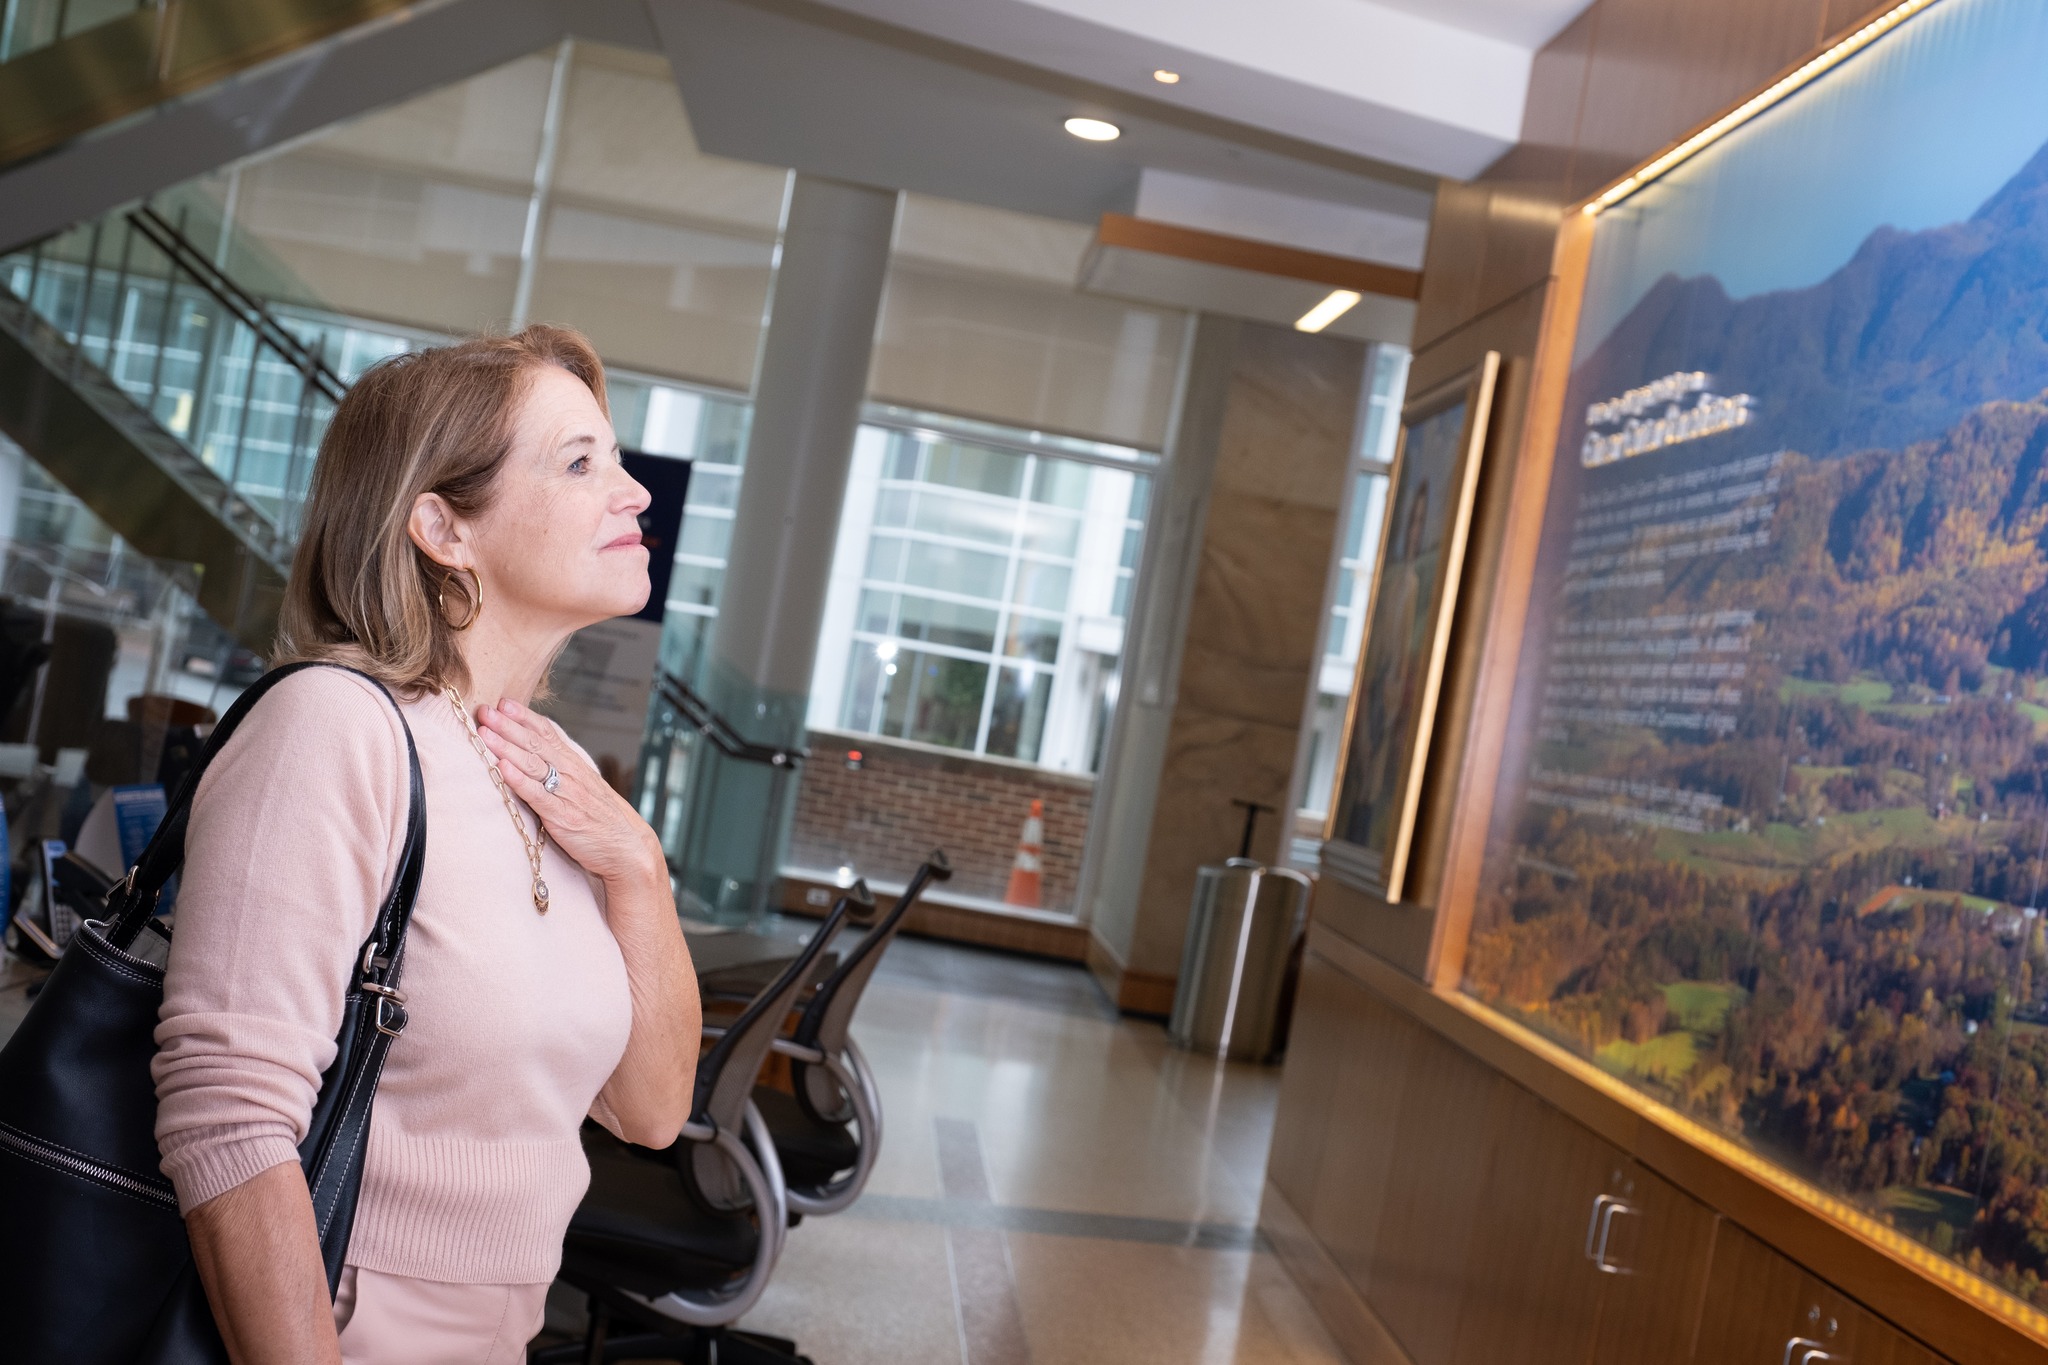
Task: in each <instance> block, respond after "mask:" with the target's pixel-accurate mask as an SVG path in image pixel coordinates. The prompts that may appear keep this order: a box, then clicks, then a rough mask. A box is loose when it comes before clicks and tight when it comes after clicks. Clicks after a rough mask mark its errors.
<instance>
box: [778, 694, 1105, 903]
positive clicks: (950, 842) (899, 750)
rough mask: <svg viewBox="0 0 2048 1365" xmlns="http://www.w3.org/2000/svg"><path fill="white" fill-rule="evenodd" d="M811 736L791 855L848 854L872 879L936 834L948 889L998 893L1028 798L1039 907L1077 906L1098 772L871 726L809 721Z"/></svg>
mask: <svg viewBox="0 0 2048 1365" xmlns="http://www.w3.org/2000/svg"><path fill="white" fill-rule="evenodd" d="M809 744H810V748H811V759H810V761H809V762H808V763H806V764H805V765H804V774H803V780H802V782H801V784H800V785H799V786H798V788H797V798H796V823H795V827H794V829H793V830H792V831H791V836H790V845H789V864H790V866H792V867H794V868H804V869H810V870H819V871H830V870H832V869H834V868H837V867H838V866H839V865H840V864H842V863H850V864H852V865H853V867H854V869H855V870H856V871H857V872H858V873H859V874H860V875H861V876H863V877H866V878H868V879H869V880H871V881H875V882H902V881H904V880H905V879H906V878H908V877H909V875H910V873H911V870H912V869H914V868H915V867H916V866H917V865H918V863H920V862H922V861H923V860H924V855H925V854H926V852H928V851H929V850H930V849H931V848H932V847H933V846H934V845H936V846H938V847H940V848H943V849H945V850H946V857H947V858H948V859H949V860H951V862H952V864H953V868H954V874H953V880H952V881H951V882H949V883H947V885H946V890H947V891H949V892H952V893H954V894H956V895H968V896H980V897H984V898H986V899H989V900H1001V899H1002V897H1003V891H1004V889H1005V888H1006V887H1007V886H1008V884H1009V880H1010V865H1011V863H1012V862H1013V861H1014V860H1015V858H1016V856H1017V836H1018V834H1019V833H1021V832H1022V830H1023V827H1024V817H1025V816H1027V815H1028V814H1030V812H1031V802H1032V801H1033V799H1034V798H1035V799H1037V800H1040V801H1043V802H1044V803H1045V858H1044V867H1045V883H1044V894H1043V898H1042V900H1041V903H1040V908H1041V909H1045V910H1055V911H1069V912H1071V911H1072V910H1073V908H1074V896H1075V891H1076V887H1077V885H1078V883H1079V880H1080V873H1081V847H1082V844H1083V843H1084V842H1085V841H1086V839H1087V836H1088V807H1089V804H1090V803H1091V802H1092V801H1093V800H1094V797H1095V782H1094V779H1092V778H1089V777H1080V776H1075V775H1072V774H1067V773H1055V772H1048V771H1046V770H1045V769H1042V768H1033V767H1029V766H1026V765H1024V764H1019V763H1006V762H1002V761H1000V760H994V759H985V758H976V757H973V756H971V755H967V754H955V753H948V752H946V751H944V750H938V749H931V748H927V747H925V746H922V745H908V744H901V743H897V742H895V741H891V740H880V739H876V738H875V737H874V736H872V735H859V736H853V735H842V734H836V733H832V732H829V731H815V730H814V731H812V732H811V734H810V738H809ZM849 749H859V750H860V751H861V753H862V754H863V755H865V761H864V765H863V766H862V767H860V768H858V769H849V768H848V767H847V766H846V753H847V750H849Z"/></svg>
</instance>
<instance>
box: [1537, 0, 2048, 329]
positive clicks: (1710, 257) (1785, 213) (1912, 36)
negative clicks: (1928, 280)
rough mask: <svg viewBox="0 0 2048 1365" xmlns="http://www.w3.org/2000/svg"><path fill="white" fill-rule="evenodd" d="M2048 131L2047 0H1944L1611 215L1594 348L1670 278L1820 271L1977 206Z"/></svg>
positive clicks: (1746, 282)
mask: <svg viewBox="0 0 2048 1365" xmlns="http://www.w3.org/2000/svg"><path fill="white" fill-rule="evenodd" d="M2044 143H2048V3H2043V0H1942V3H1940V4H1937V5H1935V6H1933V7H1932V8H1931V9H1928V10H1926V11H1923V12H1922V13H1921V14H1919V15H1917V16H1915V17H1914V18H1913V19H1911V20H1909V21H1908V22H1907V23H1905V24H1904V25H1902V26H1901V27H1900V28H1899V29H1897V30H1896V31H1894V32H1893V33H1891V34H1888V35H1887V36H1886V37H1884V38H1883V39H1881V40H1879V41H1878V42H1877V43H1876V44H1875V45H1873V46H1872V47H1870V48H1869V49H1867V50H1865V51H1864V52H1861V53H1859V54H1858V55H1857V56H1855V57H1854V58H1852V59H1850V60H1849V61H1848V62H1846V63H1844V64H1843V65H1842V66H1840V67H1838V68H1836V69H1835V70H1834V71H1831V72H1829V73H1828V74H1827V75H1825V76H1823V77H1821V78H1820V79H1819V80H1818V81H1816V82H1815V83H1814V84H1812V85H1810V86H1808V87H1807V88H1806V89H1804V90H1801V91H1799V92H1798V93H1796V94H1794V95H1793V96H1791V97H1790V98H1789V99H1787V100H1786V101H1785V102H1783V103H1782V104H1779V105H1778V106H1777V107H1776V108H1774V109H1771V110H1770V111H1768V112H1767V113H1765V114H1763V115H1762V116H1760V117H1758V118H1756V119H1754V120H1752V121H1751V122H1750V123H1748V124H1746V125H1744V126H1743V127H1742V128H1740V129H1738V130H1737V131H1736V132H1735V133H1733V134H1731V135H1730V136H1728V137H1726V138H1724V139H1722V140H1721V141H1720V142H1718V143H1716V144H1715V145H1714V146H1713V147H1711V148H1709V149H1708V150H1707V151H1705V152H1703V153H1701V154H1700V155H1699V156H1697V157H1695V158H1693V159H1692V160H1691V161H1689V162H1687V163H1686V164H1685V165H1683V166H1681V167H1679V168H1678V170H1676V171H1674V172H1672V173H1671V174H1670V175H1668V176H1666V177H1665V178H1664V179H1662V180H1660V181H1658V182H1657V183H1656V184H1654V185H1652V186H1650V187H1649V188H1648V189H1646V190H1643V191H1641V192H1640V193H1638V194H1636V195H1635V196H1634V197H1633V198H1631V199H1629V200H1627V201H1626V202H1624V203H1623V204H1622V205H1620V206H1619V207H1617V208H1614V209H1610V210H1608V211H1607V212H1606V213H1604V214H1602V215H1601V217H1600V223H1599V229H1598V235H1597V236H1596V238H1595V242H1594V251H1593V263H1592V274H1591V277H1590V278H1589V280H1588V283H1587V291H1586V299H1585V305H1584V306H1585V311H1584V314H1583V315H1582V317H1581V320H1580V327H1579V345H1578V348H1577V350H1578V357H1577V358H1583V357H1584V356H1585V355H1586V354H1587V353H1588V352H1590V351H1591V350H1592V349H1593V348H1594V347H1595V346H1597V345H1599V343H1600V341H1601V340H1602V339H1603V338H1605V337H1606V335H1607V333H1608V332H1609V331H1611V330H1612V329H1613V327H1614V325H1615V324H1616V323H1617V322H1619V321H1620V320H1621V319H1622V318H1623V317H1624V316H1626V315H1627V313H1628V311H1629V309H1630V308H1632V307H1634V306H1635V304H1636V303H1637V302H1638V301H1640V300H1641V298H1642V297H1643V295H1644V294H1645V293H1646V292H1648V290H1649V289H1650V287H1651V286H1652V285H1654V284H1655V283H1656V282H1657V280H1658V279H1659V278H1661V277H1662V276H1664V275H1665V274H1677V275H1680V276H1695V275H1714V276H1717V277H1718V278H1719V279H1720V281H1721V283H1722V285H1723V287H1725V288H1726V289H1727V290H1728V292H1729V293H1730V294H1731V295H1733V296H1734V297H1736V298H1744V297H1747V296H1749V295H1752V294H1761V293H1765V292H1768V291H1771V290H1776V289H1797V288H1802V287H1804V286H1807V285H1811V284H1816V283H1818V282H1819V281H1821V280H1823V279H1826V278H1827V277H1828V276H1829V275H1830V274H1832V273H1834V271H1836V270H1837V269H1839V268H1840V267H1841V266H1842V265H1843V264H1844V263H1845V262H1846V261H1848V260H1849V258H1850V257H1852V256H1853V255H1855V253H1856V249H1857V247H1858V246H1860V245H1861V244H1862V242H1863V241H1864V239H1865V238H1867V237H1868V236H1869V235H1870V234H1871V233H1872V232H1873V231H1875V230H1876V229H1877V228H1879V227H1883V226H1887V225H1889V226H1891V227H1895V228H1899V229H1902V230H1905V231H1916V230H1920V229H1924V228H1931V227H1938V226H1941V225H1943V224H1947V223H1954V222H1958V221H1961V220H1963V219H1966V218H1968V217H1970V215H1971V214H1973V213H1975V212H1976V211H1977V209H1978V208H1979V207H1980V206H1981V205H1982V204H1983V203H1984V201H1985V200H1987V199H1989V198H1990V197H1991V196H1992V195H1994V194H1996V193H1997V192H1998V190H1999V188H2000V187H2001V186H2002V185H2004V184H2005V183H2006V182H2007V181H2008V180H2010V179H2011V178H2012V176H2013V175H2014V173H2016V172H2017V171H2018V170H2019V169H2020V168H2021V167H2022V166H2024V165H2025V164H2026V163H2027V162H2028V160H2030V159H2031V158H2032V157H2033V155H2034V154H2035V152H2037V151H2038V150H2040V149H2041V147H2042V145H2043V144H2044Z"/></svg>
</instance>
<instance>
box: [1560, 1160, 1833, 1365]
mask: <svg viewBox="0 0 2048 1365" xmlns="http://www.w3.org/2000/svg"><path fill="white" fill-rule="evenodd" d="M1603 1197H1605V1196H1603ZM1638 1212H1641V1210H1639V1209H1637V1208H1636V1206H1635V1205H1634V1204H1631V1203H1629V1202H1628V1201H1627V1200H1626V1199H1613V1200H1610V1202H1609V1203H1608V1205H1607V1207H1606V1208H1605V1209H1603V1210H1601V1212H1600V1245H1599V1246H1598V1248H1596V1249H1595V1250H1594V1252H1593V1264H1594V1265H1595V1266H1596V1267H1598V1269H1599V1271H1600V1273H1601V1274H1603V1275H1633V1274H1635V1272H1634V1271H1633V1270H1630V1269H1629V1268H1628V1267H1627V1266H1625V1265H1616V1264H1615V1263H1614V1262H1612V1261H1610V1260H1608V1259H1607V1238H1608V1237H1609V1235H1611V1234H1612V1233H1613V1231H1614V1220H1615V1219H1617V1218H1619V1217H1621V1216H1622V1215H1623V1214H1625V1213H1638ZM1801 1365H1805V1363H1804V1362H1801Z"/></svg>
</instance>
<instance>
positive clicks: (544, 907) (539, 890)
mask: <svg viewBox="0 0 2048 1365" xmlns="http://www.w3.org/2000/svg"><path fill="white" fill-rule="evenodd" d="M533 908H534V909H535V910H538V911H539V912H540V913H541V914H543V915H545V914H546V913H547V912H548V884H547V882H546V881H545V880H544V879H543V878H540V877H535V878H534V879H533Z"/></svg>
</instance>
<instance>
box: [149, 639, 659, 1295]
mask: <svg viewBox="0 0 2048 1365" xmlns="http://www.w3.org/2000/svg"><path fill="white" fill-rule="evenodd" d="M404 711H405V717H406V720H407V721H408V722H409V723H410V725H411V727H412V733H413V739H414V742H415V743H416V744H417V745H418V748H419V756H420V770H421V774H422V776H423V777H424V779H425V786H426V802H427V808H426V819H427V860H426V869H425V875H424V877H423V879H422V881H421V883H420V893H419V900H418V902H417V904H416V906H415V908H414V912H413V920H412V929H411V932H410V934H409V935H408V937H407V941H406V951H405V961H404V970H403V975H402V978H401V980H400V982H399V985H400V987H401V988H402V989H403V990H404V992H405V995H406V1000H407V1006H406V1009H407V1013H408V1015H409V1016H410V1022H409V1023H408V1024H407V1026H406V1030H405V1033H404V1034H403V1035H402V1036H401V1037H400V1038H399V1039H398V1040H397V1041H396V1042H395V1043H394V1044H393V1045H392V1048H391V1052H390V1056H389V1059H388V1061H387V1062H386V1065H385V1069H384V1075H383V1079H382V1081H381V1083H380V1084H379V1086H378V1090H377V1101H376V1107H375V1109H374V1111H373V1115H372V1119H371V1123H370V1146H369V1158H368V1161H367V1163H366V1166H365V1169H364V1174H363V1188H362V1199H361V1203H360V1205H359V1206H358V1209H357V1214H356V1222H355V1231H354V1234H353V1235H352V1237H351V1238H350V1241H349V1250H348V1262H349V1264H351V1265H355V1266H361V1267H363V1268H365V1269H369V1270H376V1271H382V1272H384V1273H386V1274H392V1275H408V1276H413V1277H415V1278H419V1279H428V1280H440V1281H446V1282H453V1283H468V1284H535V1283H540V1282H543V1281H546V1280H550V1279H552V1278H553V1277H554V1274H555V1271H556V1268H557V1266H558V1265H559V1262H560V1258H561V1249H562V1234H563V1232H564V1230H565V1229H566V1228H567V1227H568V1223H569V1216H570V1215H571V1214H572V1213H573V1212H574V1211H575V1209H576V1204H577V1201H578V1200H579V1199H581V1198H582V1196H583V1191H584V1189H585V1187H586V1186H587V1184H588V1183H589V1178H590V1173H589V1167H588V1166H587V1165H586V1164H585V1161H584V1157H583V1150H582V1147H581V1145H580V1144H579V1143H578V1141H577V1135H576V1134H577V1128H578V1125H579V1124H580V1123H581V1122H582V1120H583V1118H584V1116H585V1115H586V1114H591V1115H594V1116H595V1117H597V1118H598V1120H599V1121H600V1122H603V1123H605V1124H606V1126H608V1127H613V1128H616V1127H617V1123H616V1120H614V1119H613V1117H612V1114H611V1109H610V1106H609V1105H607V1104H606V1103H605V1102H604V1100H603V1099H602V1098H601V1096H600V1092H601V1090H602V1089H603V1087H604V1086H605V1084H606V1083H607V1081H608V1080H609V1079H610V1077H611V1075H612V1072H613V1071H614V1070H615V1069H616V1068H617V1066H618V1064H619V1059H620V1058H621V1056H622V1055H623V1054H624V1052H625V1048H626V1039H627V1035H628V1033H629V1032H630V1030H631V1026H632V1007H631V1001H630V998H629V996H628V991H627V982H626V968H625V962H624V960H623V958H622V957H621V956H620V954H619V948H618V944H617V942H616V941H615V940H614V939H613V938H612V935H611V931H610V929H609V928H608V926H607V925H606V922H605V916H604V910H603V908H602V905H601V903H600V899H599V895H598V891H599V888H598V887H597V885H596V883H595V880H594V879H593V878H591V877H590V876H589V875H588V874H586V873H585V872H584V871H583V870H582V869H581V868H579V867H578V866H577V865H576V864H575V863H573V862H571V861H569V860H568V858H567V857H565V856H564V855H563V853H562V852H561V850H560V849H558V848H556V847H555V846H554V845H553V844H552V843H551V844H549V845H548V847H547V852H546V855H545V862H544V864H543V868H542V872H543V875H544V876H545V877H546V878H547V882H548V887H549V889H550V890H551V891H552V893H553V903H552V905H551V907H550V909H549V911H548V913H547V915H546V916H544V917H543V916H541V915H539V914H536V913H535V912H534V908H533V900H532V896H531V893H530V889H529V888H530V884H531V878H530V874H529V871H528V867H527V861H526V853H525V850H524V849H523V848H522V846H521V845H520V842H519V836H518V835H517V834H516V833H515V832H514V831H513V828H512V822H511V820H510V819H509V818H507V816H506V814H505V808H504V805H503V804H502V802H500V800H499V798H498V793H497V789H496V788H495V787H494V786H493V785H492V783H491V779H490V774H489V773H488V772H487V771H486V770H485V768H484V764H483V760H482V759H480V758H479V757H478V756H477V754H476V752H475V750H473V749H472V748H471V747H470V744H469V738H468V735H467V733H466V731H465V730H464V728H463V725H462V722H461V720H460V719H459V718H458V717H457V716H456V714H455V711H454V708H453V707H451V706H450V705H449V704H448V699H447V698H446V697H445V696H443V695H440V694H432V695H428V696H424V697H421V698H418V699H416V700H413V701H409V702H406V703H405V704H404ZM405 813H406V770H405V741H404V738H403V736H402V735H401V734H400V731H399V726H398V718H397V716H396V715H395V714H394V713H393V712H392V709H391V707H390V705H389V704H388V703H387V702H386V701H385V700H384V698H383V697H382V696H381V695H380V694H379V693H378V692H377V691H376V690H375V689H374V688H373V687H372V686H371V685H370V684H369V683H367V682H365V681H364V680H362V679H361V678H358V677H356V676H355V675H353V674H349V673H343V672H341V671H339V670H336V669H325V668H322V669H309V670H307V671H305V672H303V673H300V674H297V675H295V676H293V677H291V678H288V679H286V680H285V681H284V682H282V683H280V684H278V685H277V687H276V688H275V689H274V690H273V691H272V692H271V693H270V694H269V695H268V696H266V697H265V698H264V699H263V701H262V702H261V703H259V704H258V705H257V706H256V708H255V710H254V711H252V712H251V713H250V715H249V716H248V718H247V719H246V720H245V721H244V722H243V724H242V727H241V728H240V729H239V730H238V731H237V732H236V734H235V737H234V738H233V739H232V740H230V741H229V743H228V744H227V746H226V748H225V749H223V750H222V752H221V753H220V755H219V757H218V758H217V759H216V760H215V762H214V764H213V766H212V767H211V768H210V769H209V770H208V771H207V774H206V777H205V779H204V780H203V781H201V783H200V784H199V791H198V794H197V796H196V798H195V800H194V803H193V808H192V821H191V829H190V834H189V837H188V840H187V853H186V862H185V870H184V874H183V878H182V884H181V889H180V891H179V893H178V909H177V930H176V934H175V936H174V938H173V941H172V947H171V958H170V969H169V976H168V979H167V981H166V983H165V991H164V1006H163V1014H162V1022H161V1023H159V1024H158V1026H157V1030H156V1038H157V1044H158V1048H159V1051H158V1053H157V1058H156V1063H155V1076H156V1086H157V1129H156V1132H157V1142H158V1145H159V1146H160V1147H161V1148H162V1151H163V1165H164V1171H165V1173H166V1174H168V1175H169V1176H170V1178H171V1181H172V1183H173V1184H174V1185H175V1186H176V1187H177V1191H178V1199H179V1202H180V1204H181V1205H182V1206H183V1207H184V1208H187V1209H190V1208H192V1207H194V1206H195V1205H198V1204H202V1203H204V1202H206V1201H207V1200H209V1199H211V1198H213V1197H214V1196H216V1195H218V1194H221V1193H223V1192H225V1191H227V1190H229V1189H232V1188H234V1187H235V1186H236V1185H239V1184H241V1183H242V1182H243V1181H245V1180H248V1179H250V1178H251V1177H253V1176H255V1175H257V1174H259V1173H261V1172H263V1171H265V1170H268V1169H269V1168H270V1167H272V1166H276V1165H279V1164H281V1163H284V1162H296V1161H297V1160H298V1151H297V1147H298V1142H299V1139H300V1138H301V1137H302V1136H303V1135H304V1133H305V1131H306V1125H307V1122H308V1118H309V1115H310V1114H311V1112H312V1107H313V1100H314V1097H315V1095H316V1094H317V1093H318V1091H319V1085H320V1073H321V1071H322V1070H323V1069H325V1068H326V1066H327V1065H328V1064H329V1063H330V1062H331V1061H332V1060H333V1058H334V1035H335V1033H336V1031H337V1030H338V1029H339V1027H340V1020H341V996H342V991H343V989H344V986H345V984H346V982H347V981H348V980H349V974H350V972H351V970H352V969H353V962H352V959H353V957H354V956H355V953H356V951H357V948H358V946H359V945H360V944H361V943H362V942H363V940H364V938H365V937H366V936H367V935H368V933H369V931H370V926H371V924H372V922H373V921H374V919H375V916H376V910H377V906H378V904H379V902H380V901H381V898H382V897H383V896H384V895H385V894H386V892H387V890H388V888H389V886H390V884H391V878H392V876H393V874H394V873H395V871H396V869H397V861H398V851H399V845H400V841H401V839H402V837H403V833H404V825H405ZM521 814H522V815H525V816H526V818H527V819H528V820H531V819H532V815H531V814H530V813H529V812H527V811H526V810H525V808H524V807H522V808H521ZM529 828H531V826H529Z"/></svg>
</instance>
